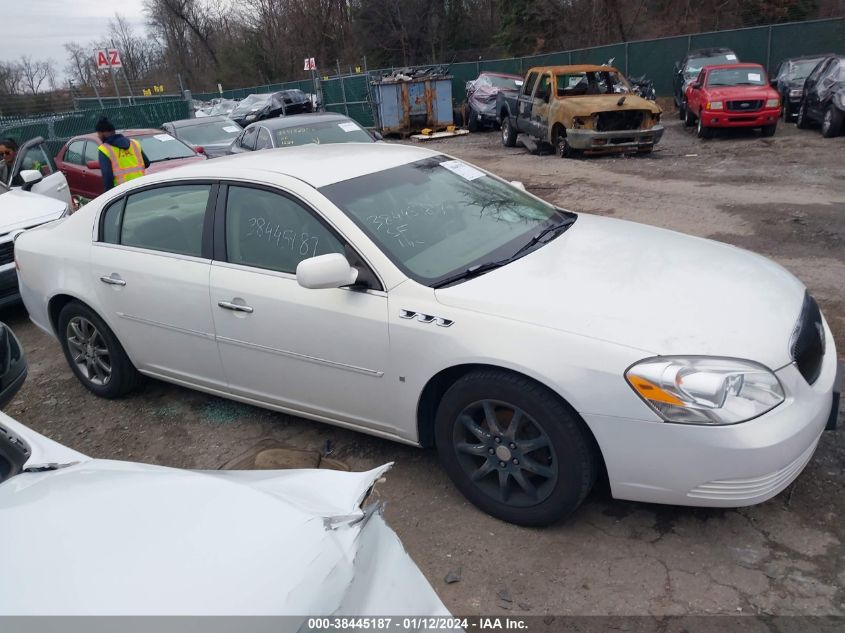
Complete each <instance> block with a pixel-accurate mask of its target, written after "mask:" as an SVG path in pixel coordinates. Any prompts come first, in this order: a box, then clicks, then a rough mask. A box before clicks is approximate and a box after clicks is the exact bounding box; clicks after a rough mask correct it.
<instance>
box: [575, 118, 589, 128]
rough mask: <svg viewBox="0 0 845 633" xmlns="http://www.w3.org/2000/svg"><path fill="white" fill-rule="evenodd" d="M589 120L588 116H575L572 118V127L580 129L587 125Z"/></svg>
mask: <svg viewBox="0 0 845 633" xmlns="http://www.w3.org/2000/svg"><path fill="white" fill-rule="evenodd" d="M589 121H590V119H589V118H587V117H583V116H576V117H573V119H572V129H574V130H580V129H582V128H585V127H587V124H588V122H589Z"/></svg>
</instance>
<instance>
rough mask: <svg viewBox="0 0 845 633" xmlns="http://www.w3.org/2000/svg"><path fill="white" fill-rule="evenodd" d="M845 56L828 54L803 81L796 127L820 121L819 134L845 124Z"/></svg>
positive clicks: (827, 134) (828, 133)
mask: <svg viewBox="0 0 845 633" xmlns="http://www.w3.org/2000/svg"><path fill="white" fill-rule="evenodd" d="M843 122H845V56H843V55H828V56H827V57H825V58H824V59H823V60H822V61H820V62H819V63H818V65H817V66H816V67H815V68H814V69H813V71H812V72H811V73H810V74H809V75H808V76H807V79H806V80H805V81H804V94H803V95H802V97H801V106H800V107H799V108H798V121H797V123H798V127H800V128H808V127H810V125H812V124H813V123H821V126H822V136H824V137H825V138H830V137H832V136H838V135H839V134H841V133H842V130H843V125H845V123H843Z"/></svg>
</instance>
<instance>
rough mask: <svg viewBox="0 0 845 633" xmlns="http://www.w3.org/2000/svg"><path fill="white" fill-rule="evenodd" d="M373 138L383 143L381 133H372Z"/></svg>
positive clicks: (374, 131)
mask: <svg viewBox="0 0 845 633" xmlns="http://www.w3.org/2000/svg"><path fill="white" fill-rule="evenodd" d="M372 135H373V138H374V139H376V140H377V141H383V140H384V137H383V136H382V135H381V132H377V131H376V130H373V131H372Z"/></svg>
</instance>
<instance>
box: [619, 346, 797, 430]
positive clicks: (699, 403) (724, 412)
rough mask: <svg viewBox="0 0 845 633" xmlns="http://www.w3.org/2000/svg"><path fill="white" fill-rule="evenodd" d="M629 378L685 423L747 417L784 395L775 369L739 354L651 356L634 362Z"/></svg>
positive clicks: (662, 410)
mask: <svg viewBox="0 0 845 633" xmlns="http://www.w3.org/2000/svg"><path fill="white" fill-rule="evenodd" d="M625 379H626V380H627V381H628V384H629V385H631V387H632V388H633V389H634V391H636V392H637V395H639V396H640V398H642V399H643V400H644V401H645V403H646V404H647V405H648V406H649V407H651V409H653V410H654V412H655V413H657V415H659V416H660V417H661V418H662V419H663V420H664V421H666V422H677V423H681V424H702V425H711V426H718V425H725V424H737V423H739V422H746V421H748V420H751V419H752V418H756V417H758V416H761V415H763V414H764V413H766V412H768V411H771V410H772V409H773V408H775V407H776V406H778V405H779V404H780V403H781V402H783V400H784V393H783V387H782V386H781V384H780V381H779V380H778V379H777V376H775V375H774V373H773V372H772V371H771V370H769V369H768V368H766V367H764V366H763V365H760V364H758V363H754V362H751V361H747V360H738V359H735V358H717V357H709V356H689V357H683V356H662V357H657V358H649V359H646V360H643V361H640V362H639V363H635V364H634V365H632V366H631V367H630V368H628V370H627V371H626V372H625Z"/></svg>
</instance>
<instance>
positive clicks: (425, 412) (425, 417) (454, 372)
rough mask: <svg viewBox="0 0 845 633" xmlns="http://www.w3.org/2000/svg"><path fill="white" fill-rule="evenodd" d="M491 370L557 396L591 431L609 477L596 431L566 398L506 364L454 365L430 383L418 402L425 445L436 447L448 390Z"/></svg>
mask: <svg viewBox="0 0 845 633" xmlns="http://www.w3.org/2000/svg"><path fill="white" fill-rule="evenodd" d="M491 369H492V370H497V371H504V372H508V373H511V374H514V375H516V376H521V377H523V378H525V379H527V380H531V381H532V382H535V383H537V384H538V385H540V386H541V387H543V388H544V389H547V390H548V391H550V392H551V393H552V394H554V396H555V397H556V398H557V399H558V400H560V402H561V403H562V404H563V405H564V406H565V407H566V408H567V409H568V410H569V412H570V413H571V414H572V415H573V416H574V417H575V419H576V420H578V421H579V422H580V423H581V425H582V426H583V428H584V429H585V430H586V431H587V434H588V436H589V438H590V441H591V444H592V446H593V449H594V450H595V454H596V456H597V458H598V460H599V474H600V475H601V476H602V477H605V479H606V478H607V467H606V465H605V463H604V456H603V455H602V451H601V447H600V446H599V443H598V441H597V440H596V436H595V435H594V434H593V430H592V429H591V428H590V425H589V424H587V422H586V421H585V420H584V418H582V417H581V415H580V414H579V413H578V411H577V410H576V409H575V407H573V406H572V404H570V403H569V401H568V400H567V399H566V398H565V397H563V396H562V395H561V394H560V393H559V392H558V391H557V390H555V389H552V388H551V387H549V386H548V385H547V384H546V383H544V382H543V381H542V380H540V379H538V378H536V377H535V376H531V375H529V374H526V373H524V372H522V371H519V370H516V369H512V368H510V367H503V366H502V365H495V364H491V363H464V364H460V365H453V366H451V367H446V368H445V369H441V370H440V371H439V372H437V373H436V374H435V375H434V376H432V377H431V378H430V379H429V380H428V382H427V383H426V384H425V386H424V387H423V389H422V392H421V393H420V397H419V400H418V401H417V438H418V440H419V443H420V445H421V446H423V447H432V446H434V418H435V416H436V414H437V406H438V405H439V404H440V401H441V399H442V398H443V396H444V394H445V393H446V391H448V390H449V387H451V386H452V385H453V384H455V382H457V381H458V380H460V379H461V378H462V377H463V376H465V375H466V374H468V373H470V372H473V371H479V370H491Z"/></svg>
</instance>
